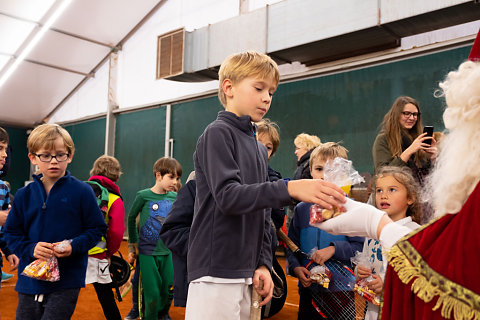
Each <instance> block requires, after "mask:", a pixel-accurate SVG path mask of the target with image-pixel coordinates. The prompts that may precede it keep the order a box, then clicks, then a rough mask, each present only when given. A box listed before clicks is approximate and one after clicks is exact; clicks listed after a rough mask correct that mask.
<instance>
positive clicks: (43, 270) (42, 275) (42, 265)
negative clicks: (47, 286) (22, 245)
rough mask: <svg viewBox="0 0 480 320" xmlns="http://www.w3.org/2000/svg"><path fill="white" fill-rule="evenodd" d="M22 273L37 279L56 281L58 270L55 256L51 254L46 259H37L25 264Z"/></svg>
mask: <svg viewBox="0 0 480 320" xmlns="http://www.w3.org/2000/svg"><path fill="white" fill-rule="evenodd" d="M22 274H23V275H24V276H27V277H30V278H34V279H38V280H44V281H52V282H54V281H58V280H60V270H59V269H58V260H57V257H55V256H53V257H51V258H50V259H48V260H46V261H45V260H42V259H37V260H35V261H33V262H32V263H30V264H29V265H28V266H26V267H25V269H24V270H23V272H22Z"/></svg>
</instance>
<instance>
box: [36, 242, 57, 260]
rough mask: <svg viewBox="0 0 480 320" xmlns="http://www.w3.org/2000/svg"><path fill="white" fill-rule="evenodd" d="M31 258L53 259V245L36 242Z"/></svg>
mask: <svg viewBox="0 0 480 320" xmlns="http://www.w3.org/2000/svg"><path fill="white" fill-rule="evenodd" d="M33 257H35V258H37V259H43V260H48V259H50V258H51V257H53V244H52V243H48V242H38V243H37V245H36V246H35V249H34V250H33Z"/></svg>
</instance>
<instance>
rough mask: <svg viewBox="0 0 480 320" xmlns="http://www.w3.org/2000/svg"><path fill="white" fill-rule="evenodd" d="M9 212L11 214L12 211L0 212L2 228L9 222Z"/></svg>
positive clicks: (0, 225)
mask: <svg viewBox="0 0 480 320" xmlns="http://www.w3.org/2000/svg"><path fill="white" fill-rule="evenodd" d="M9 212H10V209H8V210H0V227H3V225H4V224H5V221H7V218H8V213H9Z"/></svg>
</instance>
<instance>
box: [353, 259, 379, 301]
mask: <svg viewBox="0 0 480 320" xmlns="http://www.w3.org/2000/svg"><path fill="white" fill-rule="evenodd" d="M350 260H351V261H352V263H353V264H355V265H357V266H362V267H366V268H372V263H371V262H370V259H369V258H368V254H367V253H364V252H359V251H357V252H356V254H355V256H353V257H352V258H350ZM373 279H374V278H373V277H372V276H371V275H370V276H369V277H368V278H364V279H358V280H357V281H356V283H355V287H354V288H353V290H354V291H355V292H357V293H358V294H359V295H360V296H361V297H363V298H364V299H365V300H367V301H368V302H371V303H373V304H374V305H377V306H378V305H379V304H380V299H379V297H378V296H377V294H375V292H373V290H371V289H369V288H368V284H369V282H370V281H372V280H373Z"/></svg>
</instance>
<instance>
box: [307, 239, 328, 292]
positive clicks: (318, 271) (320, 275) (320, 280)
mask: <svg viewBox="0 0 480 320" xmlns="http://www.w3.org/2000/svg"><path fill="white" fill-rule="evenodd" d="M317 250H318V247H316V246H315V247H313V248H312V249H311V250H310V252H309V253H308V258H309V259H311V260H313V255H314V254H315V252H316V251H317ZM307 268H308V265H307ZM309 270H310V279H312V280H313V281H315V282H316V283H317V284H319V285H321V286H323V287H324V288H326V289H328V286H329V285H330V279H332V272H331V271H330V270H329V269H328V268H327V266H325V265H323V266H320V265H316V266H314V267H313V268H311V269H309Z"/></svg>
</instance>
